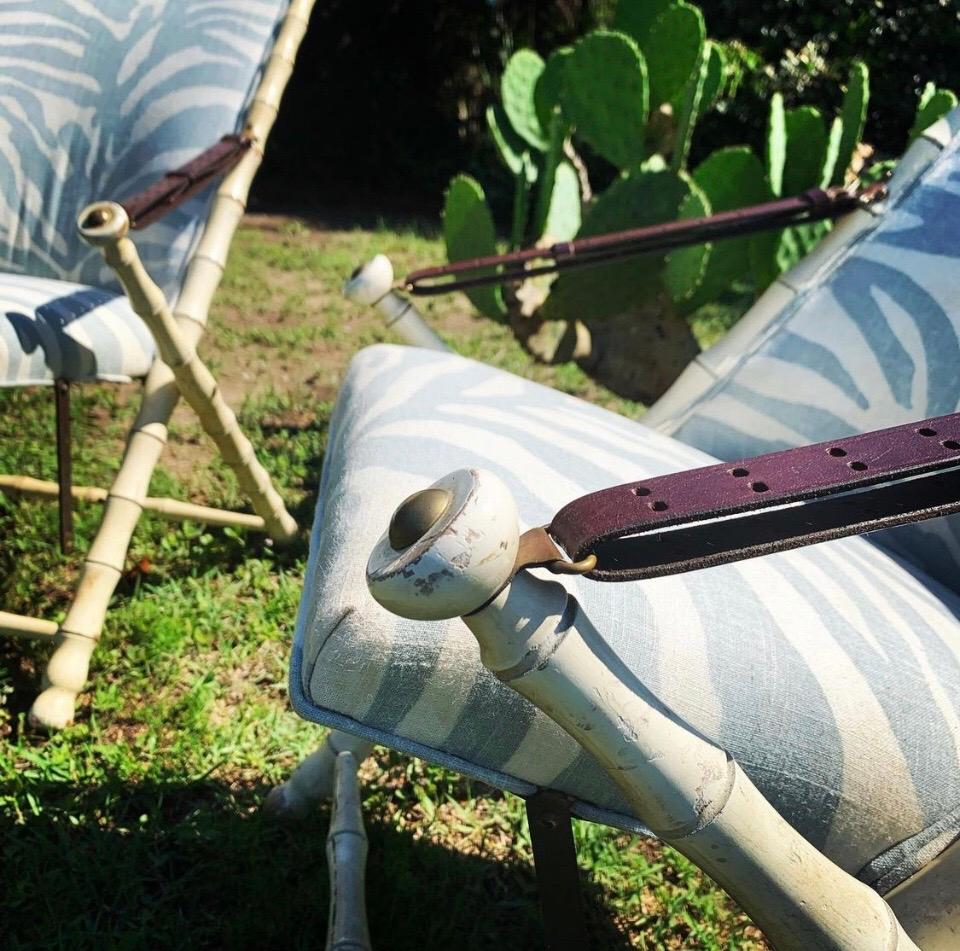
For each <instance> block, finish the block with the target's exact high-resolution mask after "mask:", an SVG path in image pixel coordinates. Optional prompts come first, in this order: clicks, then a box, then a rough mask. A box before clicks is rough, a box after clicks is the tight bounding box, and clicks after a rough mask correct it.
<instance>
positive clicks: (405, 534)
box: [387, 489, 453, 551]
mask: <svg viewBox="0 0 960 951" xmlns="http://www.w3.org/2000/svg"><path fill="white" fill-rule="evenodd" d="M452 500H453V493H451V492H448V491H447V490H446V489H423V490H421V491H420V492H414V493H413V495H411V496H410V497H409V498H407V499H404V500H403V502H401V503H400V506H399V507H398V508H397V510H396V512H394V513H393V518H391V519H390V528H389V531H388V532H387V537H388V538H389V539H390V547H391V548H392V549H393V550H394V551H403V549H404V548H409V547H410V546H411V545H412V544H414V542H417V541H419V540H420V539H421V538H423V536H424V535H426V534H427V532H429V531H430V529H431V528H433V526H434V525H436V524H437V522H438V521H439V520H440V519H441V518H442V517H443V514H444V513H445V512H446V511H447V509H448V508H449V507H450V502H451V501H452Z"/></svg>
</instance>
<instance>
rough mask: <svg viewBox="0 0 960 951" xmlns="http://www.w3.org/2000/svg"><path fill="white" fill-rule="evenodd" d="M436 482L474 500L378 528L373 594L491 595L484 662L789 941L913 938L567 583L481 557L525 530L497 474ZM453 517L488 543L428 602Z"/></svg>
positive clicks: (444, 605)
mask: <svg viewBox="0 0 960 951" xmlns="http://www.w3.org/2000/svg"><path fill="white" fill-rule="evenodd" d="M436 485H437V486H455V487H456V488H457V489H458V490H459V492H460V493H461V496H462V495H463V493H464V490H465V489H466V490H468V491H467V498H469V499H471V500H473V499H476V501H475V502H471V504H470V505H469V506H465V507H464V508H462V509H460V510H459V511H458V512H457V514H456V516H451V515H450V513H449V511H448V513H447V514H445V515H444V516H443V517H442V518H441V519H440V521H439V522H438V523H437V524H436V525H435V526H434V527H433V528H432V529H431V530H430V531H429V532H428V533H427V534H426V535H425V536H424V537H423V538H422V539H421V540H420V541H419V542H417V543H416V544H414V545H413V546H411V547H410V548H409V549H407V550H406V551H405V552H402V553H401V554H400V556H399V557H397V555H396V553H395V552H392V551H390V550H389V543H386V544H387V548H386V549H385V548H384V544H385V542H384V540H383V539H382V540H381V542H380V543H378V545H377V546H376V548H375V549H374V551H373V553H372V555H371V557H370V562H369V564H368V567H367V572H368V578H369V579H370V590H371V592H372V593H373V595H374V597H376V598H377V599H378V600H379V601H380V602H381V603H382V604H384V606H385V607H387V608H388V609H390V610H393V611H395V612H396V613H398V614H402V615H404V616H406V617H413V618H425V617H434V618H438V619H439V618H443V617H451V616H453V614H454V613H461V614H463V613H464V611H466V610H475V608H476V607H477V606H478V605H480V604H483V603H484V601H486V600H487V599H491V598H492V600H490V601H489V603H487V604H486V606H485V607H483V609H482V610H479V611H475V613H473V614H470V615H469V616H467V617H464V621H465V623H466V624H467V626H468V627H469V628H470V630H471V631H472V632H473V634H474V636H475V637H476V638H477V641H478V643H479V645H480V652H481V659H482V661H483V663H484V666H486V667H487V668H488V669H489V670H490V671H491V672H492V673H494V674H495V675H496V676H497V677H499V678H500V679H501V680H503V681H504V682H505V683H507V684H509V685H510V686H511V687H513V688H514V689H515V690H517V691H518V692H519V693H521V694H522V695H523V696H525V697H526V698H527V699H529V700H530V701H531V702H533V703H534V704H536V706H538V707H539V708H540V709H541V710H543V711H544V712H545V713H546V714H547V715H548V716H550V717H551V718H552V719H553V720H555V721H556V722H557V723H558V724H559V725H560V726H562V727H563V728H564V729H565V730H566V731H567V732H568V733H569V734H570V735H571V736H573V737H574V739H576V740H577V741H578V742H579V743H580V744H581V746H583V747H584V748H585V749H586V750H587V751H588V752H590V753H591V754H592V755H593V756H594V757H595V758H596V759H597V761H598V762H599V763H601V765H603V766H604V768H605V769H606V770H607V771H608V772H609V774H610V775H611V777H612V778H613V779H614V781H615V782H616V783H617V785H618V786H619V787H620V789H621V790H622V791H623V793H624V795H625V796H626V797H627V799H628V801H629V802H630V804H631V806H632V807H633V809H634V810H635V811H636V814H637V815H638V816H639V817H640V818H641V819H642V820H643V822H644V823H645V824H646V825H647V826H648V827H649V828H650V829H651V830H653V831H654V832H655V833H656V834H657V835H658V836H660V838H662V839H663V840H664V841H665V842H669V843H670V844H671V845H673V846H674V847H675V848H677V849H679V850H680V851H681V852H683V853H684V854H685V855H687V856H688V857H689V858H691V859H692V860H693V861H694V862H696V863H697V864H698V865H699V866H700V867H701V868H702V869H703V870H704V871H705V872H707V873H708V874H709V875H711V876H712V877H713V878H714V879H716V881H717V882H719V883H720V884H721V885H722V886H723V887H724V888H725V889H726V890H727V891H728V892H729V893H730V894H731V895H732V896H733V897H734V898H735V899H736V900H737V901H738V902H739V903H740V904H741V905H742V906H743V907H744V908H745V909H746V911H747V912H748V913H749V914H750V915H751V917H752V918H753V920H754V921H755V922H756V923H757V925H758V926H759V927H760V928H761V929H763V931H764V933H765V934H766V935H767V937H768V938H769V940H770V941H771V942H772V943H773V945H774V946H775V947H776V948H778V949H780V951H820V949H822V951H827V949H832V951H836V949H842V951H878V949H883V951H908V949H915V948H916V945H914V943H913V942H912V941H911V939H910V938H909V937H907V935H906V933H905V932H904V931H903V929H902V928H901V927H900V926H899V924H898V923H897V920H896V918H895V916H894V914H893V912H892V911H891V910H890V908H889V906H888V905H887V904H886V903H885V902H884V901H883V899H881V898H880V896H879V895H877V893H876V892H874V891H873V890H872V889H870V888H869V887H867V886H866V885H864V884H863V883H861V882H858V881H857V880H856V879H854V878H853V877H851V876H849V875H847V874H846V873H845V872H844V871H842V870H841V869H840V868H838V867H837V866H836V865H834V864H833V863H832V862H831V861H830V860H829V859H827V858H826V857H825V856H824V855H822V854H821V853H820V852H818V851H817V850H816V849H815V848H814V847H813V846H811V845H810V844H809V843H808V842H807V841H806V840H805V839H804V838H803V837H802V836H800V835H799V833H797V832H796V831H795V830H794V829H793V828H792V827H791V826H790V825H789V824H788V823H787V822H786V821H785V820H784V819H783V818H781V816H780V815H779V813H777V812H776V810H775V809H774V808H773V807H772V806H771V805H770V804H769V803H768V802H767V801H766V800H765V799H764V798H763V796H762V795H761V794H760V792H759V791H758V790H757V788H756V787H755V786H754V785H753V783H752V782H751V781H750V779H749V778H748V777H747V776H746V774H745V773H744V772H743V771H742V770H741V768H740V767H739V765H738V764H737V763H736V762H735V761H734V760H732V759H731V757H730V756H729V755H728V754H727V753H726V752H725V751H724V750H722V749H720V748H719V747H717V746H715V745H714V744H712V743H710V742H708V741H706V740H704V739H703V738H702V737H701V736H700V735H699V734H696V733H694V732H693V731H692V730H690V729H689V728H688V727H687V725H686V724H685V723H684V722H683V721H682V720H681V719H680V718H678V717H677V716H676V714H675V713H674V712H673V711H671V710H669V709H667V708H666V707H665V706H663V704H662V703H661V702H660V701H659V700H658V699H657V698H656V697H654V696H653V695H652V694H651V693H650V692H649V691H648V690H646V688H645V687H644V685H643V684H642V683H639V682H637V681H635V680H634V681H631V682H630V683H629V684H628V683H626V682H624V681H623V680H621V679H619V678H618V677H617V676H616V675H615V674H614V673H613V672H612V670H611V669H609V668H608V667H607V666H606V665H605V664H604V662H603V660H602V658H603V656H604V653H605V650H606V647H605V644H604V642H603V639H602V638H601V636H600V635H599V633H598V632H597V631H596V629H595V628H594V627H593V625H592V624H591V622H590V620H589V618H587V617H586V616H585V615H584V613H583V611H582V609H581V608H580V606H579V604H578V603H577V601H576V599H575V598H574V597H573V596H572V595H571V594H569V593H568V592H567V590H566V589H565V588H563V587H562V586H561V585H559V584H557V583H555V582H552V581H544V580H541V579H539V578H536V577H534V576H533V575H531V574H529V573H527V572H523V573H521V574H519V575H517V576H516V577H515V578H514V579H513V581H512V582H510V583H509V584H506V585H504V581H503V580H502V578H501V576H500V575H499V574H497V573H491V572H486V571H484V570H483V566H482V565H481V562H482V560H483V558H482V555H481V550H482V551H483V552H489V551H493V550H496V549H497V548H498V547H499V546H501V545H502V546H505V548H507V549H509V548H510V547H511V546H512V545H513V543H514V540H515V538H516V536H517V533H518V529H517V524H516V522H517V516H516V507H515V504H514V503H513V501H512V499H510V497H509V493H508V491H507V490H506V488H505V487H504V486H503V485H502V483H500V482H499V480H498V479H496V477H495V476H493V475H491V474H489V473H482V474H480V473H476V472H475V471H472V470H460V471H459V472H456V473H453V474H452V475H451V476H447V477H446V478H445V479H441V480H440V481H439V482H438V483H436ZM480 496H484V498H483V499H481V498H480ZM497 508H499V512H498V513H497V512H495V511H494V510H495V509H497ZM475 513H476V515H477V516H478V517H477V520H476V521H474V517H475ZM454 522H455V523H456V529H457V539H458V540H459V541H460V542H462V541H463V540H464V539H466V538H467V537H468V535H470V536H471V537H472V536H475V537H476V539H477V542H478V544H479V545H480V546H482V549H480V550H478V551H477V552H476V555H474V553H473V552H472V551H471V552H469V553H468V557H462V555H463V549H462V547H458V548H457V556H458V558H459V561H458V564H457V566H456V567H457V570H456V571H452V570H451V571H449V572H448V573H447V574H445V575H444V580H445V582H446V583H445V585H444V586H443V588H442V593H441V594H440V595H439V596H438V597H431V598H430V601H431V607H430V609H429V611H427V612H426V613H425V612H424V606H423V602H424V595H423V593H422V584H418V581H419V580H420V579H421V578H422V577H423V574H422V572H423V570H424V569H421V568H420V565H422V564H423V563H424V562H426V563H427V564H429V565H430V566H431V569H432V570H436V569H437V566H440V565H447V566H449V565H451V561H450V548H449V541H448V532H447V530H448V528H449V527H450V526H451V525H452V524H453V523H454ZM471 529H472V532H471ZM492 535H494V536H495V537H491V536H492ZM496 536H499V540H498V538H497V537H496ZM391 556H392V557H391ZM475 566H476V567H475ZM387 580H389V585H388V584H387V583H386V582H387ZM437 590H438V591H440V590H441V589H439V587H438V589H437Z"/></svg>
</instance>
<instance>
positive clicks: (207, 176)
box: [120, 135, 252, 231]
mask: <svg viewBox="0 0 960 951" xmlns="http://www.w3.org/2000/svg"><path fill="white" fill-rule="evenodd" d="M251 144H252V140H251V139H249V138H247V137H245V136H240V135H225V136H224V137H223V138H222V139H220V141H219V142H217V144H216V145H213V146H211V147H210V148H209V149H206V151H204V152H201V153H200V154H199V155H198V156H197V157H196V158H194V159H191V161H189V162H187V164H186V165H181V166H180V168H175V169H174V170H173V171H171V172H167V174H166V175H164V176H163V178H160V179H158V180H157V181H156V182H154V183H153V184H152V185H150V186H149V187H148V188H145V189H144V190H143V191H142V192H138V193H137V194H136V195H132V196H131V197H130V198H127V199H125V200H124V201H121V202H120V204H121V205H122V206H123V208H124V210H125V211H126V213H127V217H128V218H129V219H130V227H131V228H132V229H133V230H135V231H136V230H137V229H139V228H146V227H147V225H150V224H153V222H155V221H156V220H157V219H159V218H162V217H163V216H164V215H165V214H166V213H167V212H168V211H172V210H173V209H174V208H176V207H177V206H178V205H182V204H183V203H184V202H185V201H186V200H187V199H188V198H190V197H192V196H193V195H195V194H196V193H197V192H198V191H200V190H201V189H202V188H205V187H206V186H207V185H208V184H209V183H210V182H211V181H212V180H213V179H214V178H217V177H219V176H220V175H225V174H226V173H227V172H229V171H230V169H232V168H233V167H234V166H235V165H236V164H237V163H238V162H239V161H240V159H241V158H243V156H244V153H245V152H246V151H247V149H249V148H250V146H251Z"/></svg>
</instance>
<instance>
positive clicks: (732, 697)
mask: <svg viewBox="0 0 960 951" xmlns="http://www.w3.org/2000/svg"><path fill="white" fill-rule="evenodd" d="M709 461H710V459H709V457H707V456H705V455H704V454H703V453H701V452H699V451H697V450H695V449H692V448H691V447H689V446H686V445H684V444H683V443H680V442H677V441H675V440H673V439H668V438H666V437H664V436H662V435H660V434H659V433H656V432H654V431H653V430H652V429H649V428H647V427H645V426H641V425H639V424H637V423H635V422H632V421H630V420H627V419H624V418H623V417H620V416H616V415H614V414H612V413H609V412H606V411H604V410H602V409H600V408H598V407H596V406H591V405H589V404H587V403H583V402H581V401H579V400H575V399H573V398H571V397H569V396H566V395H564V394H562V393H558V392H556V391H554V390H549V389H546V388H545V387H541V386H537V385H536V384H532V383H528V382H527V381H525V380H521V379H519V378H518V377H515V376H511V375H510V374H508V373H504V372H502V371H500V370H495V369H492V368H491V367H487V366H483V365H482V364H479V363H474V362H473V361H470V360H464V359H463V358H461V357H458V356H455V355H453V354H443V353H436V352H433V351H426V350H417V349H415V348H412V347H385V346H379V347H372V348H369V349H367V350H365V351H363V352H362V353H361V354H360V355H359V356H358V357H357V358H356V359H355V360H354V362H353V365H352V367H351V370H350V373H349V374H348V377H347V379H346V380H345V381H344V384H343V386H342V388H341V391H340V395H339V398H338V402H337V408H336V411H335V413H334V418H333V421H332V424H331V431H330V438H329V441H328V448H327V454H326V457H325V459H324V467H323V479H322V483H321V486H320V494H319V503H318V510H317V520H316V524H315V529H314V535H313V538H312V540H311V551H310V562H309V567H308V571H307V577H306V581H305V585H304V594H303V599H302V601H301V605H300V615H299V619H298V623H297V635H296V643H295V647H294V658H293V665H292V669H291V675H290V690H291V698H292V700H293V702H294V706H295V707H296V709H297V710H298V712H300V713H301V714H302V715H304V716H306V717H308V718H311V719H315V720H319V721H320V722H325V723H328V724H331V725H336V726H338V727H340V728H342V729H345V730H347V731H349V732H354V733H358V734H361V735H366V736H368V737H370V738H371V739H373V740H375V741H376V742H380V743H385V744H386V745H388V746H392V747H394V748H397V749H401V750H405V751H407V752H409V753H412V754H414V755H416V756H423V757H425V758H427V759H432V760H439V761H440V762H443V763H446V764H447V765H449V766H451V767H453V768H454V769H457V770H460V771H462V772H466V773H469V774H472V775H475V776H479V777H480V778H481V779H484V780H485V781H487V782H490V783H492V784H494V785H498V786H502V787H505V788H507V789H511V790H514V791H516V792H519V793H524V794H526V793H530V792H532V791H534V790H535V789H536V788H537V787H544V786H546V787H551V788H554V789H557V790H559V791H561V792H564V793H567V794H569V795H571V796H573V797H574V798H575V799H576V800H577V807H576V808H577V811H578V812H579V814H581V815H583V816H585V817H587V818H597V819H600V820H602V821H606V822H610V823H612V824H615V825H620V826H622V827H625V828H634V829H637V828H639V823H638V821H637V819H636V817H634V816H631V815H630V813H629V810H628V808H627V806H626V804H625V803H624V801H623V798H622V796H621V795H620V793H619V792H618V791H617V788H616V786H614V784H613V781H612V780H611V779H610V777H609V776H608V775H606V774H605V773H604V771H603V770H602V769H601V768H600V766H599V765H598V764H597V762H596V761H595V760H594V759H592V757H590V756H589V755H588V754H587V753H586V752H584V751H583V750H582V749H580V748H579V747H578V746H577V744H576V743H575V742H574V740H573V739H572V738H571V737H570V736H569V735H567V734H566V733H564V732H563V731H562V730H560V728H559V727H558V726H557V725H556V724H555V723H553V721H551V720H549V719H548V718H547V717H546V716H545V715H544V714H542V713H541V712H540V711H538V710H536V709H535V708H534V707H533V706H532V705H531V704H529V703H528V702H526V701H525V700H524V699H523V698H521V697H520V696H519V695H518V694H516V693H514V692H513V691H512V690H511V689H510V688H508V687H507V686H505V685H504V684H503V683H501V682H500V681H499V680H497V679H496V678H495V677H494V676H493V675H492V674H490V673H489V672H488V671H487V670H486V669H485V668H484V667H483V666H482V664H481V663H480V658H479V651H478V649H477V643H476V641H475V640H474V638H473V636H472V635H471V634H470V632H469V631H468V630H467V628H466V626H465V625H464V624H463V622H462V621H461V620H460V619H454V620H452V621H449V622H440V623H428V622H418V621H408V620H404V619H402V618H398V617H395V616H394V615H392V614H389V613H387V612H386V611H385V610H384V609H383V608H381V607H380V605H378V604H377V603H376V602H375V601H374V600H373V598H372V597H371V596H370V593H369V592H368V591H367V588H366V584H365V578H364V569H365V566H366V562H367V558H368V557H369V554H370V552H371V550H372V548H373V546H374V544H375V543H376V542H377V540H378V539H379V537H380V535H381V534H382V532H383V531H384V530H385V528H386V526H387V523H388V522H389V519H390V515H391V514H392V512H393V510H394V507H395V506H396V505H397V504H398V503H399V502H400V501H402V500H403V498H404V497H406V496H407V495H409V494H410V493H411V492H414V491H416V490H418V489H422V488H424V487H425V486H426V485H429V484H430V483H431V482H433V481H434V480H435V479H437V478H439V477H440V476H442V475H444V474H446V473H448V472H450V471H452V470H454V469H458V468H461V467H465V466H479V467H483V468H486V469H489V470H491V471H493V472H494V473H496V474H497V475H498V476H500V477H501V478H502V479H503V480H504V482H505V483H506V484H507V485H508V487H509V488H510V490H511V492H512V493H513V496H514V498H515V499H516V501H517V505H518V508H519V512H520V517H521V519H522V522H523V524H524V527H529V526H531V525H543V524H546V523H547V522H549V521H550V518H551V517H552V515H553V514H554V513H555V512H556V511H557V509H558V508H559V507H560V506H561V505H563V504H565V503H566V502H569V501H571V500H572V499H574V498H577V497H578V496H580V495H582V494H584V493H586V492H592V491H595V490H597V489H600V488H603V487H606V486H610V485H616V484H620V483H623V482H628V481H632V480H635V479H640V478H645V477H649V476H653V475H660V474H664V473H666V472H672V471H677V470H680V469H686V468H690V467H694V466H698V465H704V464H706V463H708V462H709ZM561 583H563V584H564V585H566V586H567V587H568V588H569V589H571V590H572V591H573V592H575V594H576V597H577V598H578V600H579V601H580V603H581V604H582V606H583V608H584V610H585V612H586V614H587V615H588V616H589V617H590V618H591V620H592V621H593V623H594V624H595V625H596V627H597V630H598V631H599V632H600V634H601V636H602V637H603V638H604V640H605V642H606V645H607V647H608V648H609V651H610V654H609V656H610V657H615V658H616V661H617V663H619V664H620V665H621V666H620V667H619V668H618V670H619V673H620V675H621V676H624V677H626V678H627V680H628V682H630V681H631V679H633V678H636V679H637V680H639V681H641V682H642V683H643V684H644V686H645V687H646V688H647V689H649V690H650V691H652V692H653V693H654V694H655V695H656V696H657V697H658V698H659V699H660V700H661V701H662V702H663V703H665V704H666V705H667V706H669V707H670V708H671V709H672V710H674V711H675V712H676V713H677V714H678V715H679V716H681V717H682V718H684V719H685V720H686V721H687V722H688V723H689V724H691V725H692V726H693V727H694V728H695V729H697V730H699V731H700V732H701V733H703V734H704V735H705V736H708V737H710V738H711V739H713V740H715V741H716V742H717V743H719V744H720V745H722V746H723V747H724V748H726V749H727V750H729V751H730V752H731V753H732V754H733V755H734V756H735V757H736V758H737V760H738V761H739V762H740V763H741V765H742V766H743V767H744V769H745V770H746V771H747V772H748V773H749V775H750V776H751V777H752V778H753V779H754V781H755V782H756V783H757V785H758V786H759V788H760V789H761V791H762V792H763V793H764V795H765V796H766V797H767V798H768V799H769V800H770V801H771V802H772V803H773V804H774V805H775V806H776V807H777V809H779V810H780V811H781V813H782V814H783V815H784V816H785V817H786V818H787V819H788V820H789V821H790V822H791V823H792V824H793V825H794V826H795V827H796V828H797V829H798V830H799V831H800V832H801V833H802V834H803V835H805V836H807V837H808V838H809V839H810V841H812V842H813V843H814V844H815V845H817V846H818V847H820V848H821V849H823V850H824V851H825V852H826V853H827V854H828V855H829V856H831V857H832V858H833V859H835V860H836V861H837V862H839V863H840V864H841V865H842V866H843V867H844V868H846V869H849V870H850V871H852V872H855V873H858V874H860V875H861V876H862V877H863V878H864V879H865V880H866V881H869V882H870V883H871V884H873V885H875V886H876V887H877V888H878V889H880V890H884V889H885V888H889V887H891V886H892V885H893V884H896V882H897V881H898V880H900V879H901V878H903V877H905V876H906V875H909V874H911V873H912V872H913V871H915V870H916V869H917V868H918V867H919V865H922V864H923V863H924V862H926V861H929V860H930V858H932V857H933V856H935V855H936V854H937V852H938V851H939V850H940V849H942V848H943V847H944V846H945V844H946V843H947V842H949V840H950V839H951V838H955V837H956V836H957V834H958V833H960V752H958V751H960V620H958V618H960V597H957V596H955V595H952V593H951V592H949V591H947V590H946V589H943V588H942V587H940V586H938V585H936V584H935V583H934V582H931V581H930V580H929V579H927V578H924V577H923V576H922V575H921V574H920V573H919V572H914V573H911V572H910V571H909V570H906V569H905V568H904V567H903V565H902V564H901V563H900V562H898V560H897V559H896V558H894V557H893V556H891V555H889V554H888V553H886V552H885V551H883V550H882V549H881V548H880V547H878V546H876V545H872V544H871V543H870V542H869V541H866V540H864V539H861V538H851V539H842V540H840V541H836V542H829V543H826V544H823V545H817V546H813V547H810V548H806V549H803V550H799V551H793V552H785V553H783V554H778V555H771V556H769V557H767V558H756V559H752V560H750V561H744V562H741V563H739V564H735V565H724V566H722V567H719V568H711V569H708V570H705V571H696V572H690V573H688V574H684V575H677V576H674V577H668V578H657V579H653V580H651V581H647V582H643V583H639V582H638V583H632V584H598V583H596V582H592V581H586V580H583V579H561Z"/></svg>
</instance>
